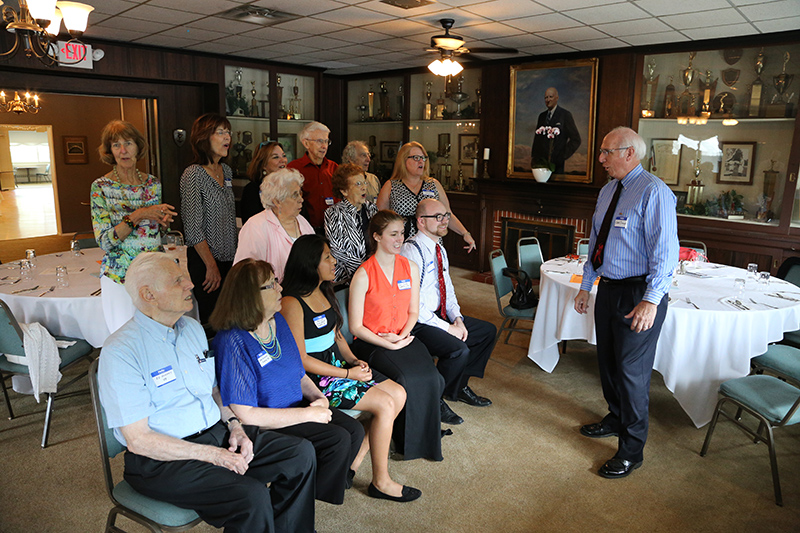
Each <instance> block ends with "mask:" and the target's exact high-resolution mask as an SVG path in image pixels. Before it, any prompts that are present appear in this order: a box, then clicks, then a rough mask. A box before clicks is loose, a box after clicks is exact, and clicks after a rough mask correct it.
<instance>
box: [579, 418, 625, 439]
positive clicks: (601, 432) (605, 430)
mask: <svg viewBox="0 0 800 533" xmlns="http://www.w3.org/2000/svg"><path fill="white" fill-rule="evenodd" d="M581 435H583V436H584V437H589V438H592V439H602V438H605V437H616V436H617V432H616V431H614V430H613V429H611V428H610V427H608V426H606V425H604V424H603V423H602V422H598V423H597V424H586V425H585V426H581Z"/></svg>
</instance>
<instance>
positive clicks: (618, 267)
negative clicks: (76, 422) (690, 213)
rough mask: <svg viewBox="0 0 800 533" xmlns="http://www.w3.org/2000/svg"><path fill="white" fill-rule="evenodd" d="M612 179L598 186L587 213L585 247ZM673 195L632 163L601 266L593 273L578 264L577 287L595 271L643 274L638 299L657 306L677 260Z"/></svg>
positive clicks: (588, 284) (586, 285) (588, 283)
mask: <svg viewBox="0 0 800 533" xmlns="http://www.w3.org/2000/svg"><path fill="white" fill-rule="evenodd" d="M616 187H617V182H616V180H613V181H612V182H610V183H608V184H607V185H606V186H605V187H603V188H602V189H601V190H600V194H599V196H598V198H597V207H596V208H595V212H594V216H593V217H592V232H591V236H590V237H589V250H590V253H591V250H594V244H595V241H596V240H597V234H598V232H599V231H600V226H602V224H603V219H604V218H605V216H606V211H607V210H608V207H609V204H610V203H611V199H612V197H613V196H614V189H616ZM675 203H676V199H675V195H674V194H673V193H672V191H671V190H670V189H669V187H667V185H666V184H665V183H664V182H663V181H662V180H661V179H660V178H658V177H656V176H654V175H652V174H650V173H649V172H646V171H645V170H644V169H643V168H642V165H637V167H636V168H634V169H633V170H631V171H630V172H629V173H628V175H627V176H625V177H624V178H623V179H622V192H621V193H620V197H619V202H618V203H617V208H616V210H615V211H616V212H615V213H614V218H613V219H612V223H611V230H610V231H609V233H608V239H607V240H606V244H605V252H604V254H603V264H602V265H601V266H600V269H599V271H595V269H594V267H592V262H591V261H587V262H586V264H585V265H584V267H583V281H582V282H581V290H585V291H589V290H591V288H592V283H593V282H594V280H595V278H597V276H598V275H601V276H603V277H606V278H609V279H624V278H630V277H634V276H642V275H644V276H646V281H647V290H646V291H645V293H644V298H643V299H644V300H645V301H647V302H650V303H653V304H656V305H657V304H658V303H659V302H660V301H661V298H663V296H664V295H665V294H666V293H667V291H669V287H670V284H671V282H672V274H673V272H674V270H675V267H676V266H677V264H678V249H679V246H678V220H677V215H676V212H675Z"/></svg>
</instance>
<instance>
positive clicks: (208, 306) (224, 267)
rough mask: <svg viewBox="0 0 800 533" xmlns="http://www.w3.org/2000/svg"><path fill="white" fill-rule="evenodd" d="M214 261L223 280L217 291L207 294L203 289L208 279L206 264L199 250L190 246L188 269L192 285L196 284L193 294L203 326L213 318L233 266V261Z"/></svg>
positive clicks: (188, 249) (188, 250)
mask: <svg viewBox="0 0 800 533" xmlns="http://www.w3.org/2000/svg"><path fill="white" fill-rule="evenodd" d="M214 261H216V263H217V268H218V269H219V274H220V276H222V279H221V280H220V282H219V287H217V289H216V290H214V291H211V292H206V291H205V289H203V282H204V281H205V279H206V264H205V263H204V262H203V259H202V258H201V257H200V254H198V253H197V250H195V249H194V246H190V247H189V248H187V250H186V262H187V263H188V264H187V269H188V270H189V277H190V278H192V283H193V284H194V289H193V291H192V292H193V294H194V298H195V300H197V308H198V309H199V311H200V323H201V324H208V317H209V316H211V312H212V311H213V310H214V306H216V305H217V298H219V291H220V289H222V284H223V283H224V282H225V277H226V276H227V275H228V271H230V269H231V267H232V266H233V261H217V260H216V259H215V260H214Z"/></svg>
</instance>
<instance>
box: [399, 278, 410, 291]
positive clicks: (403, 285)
mask: <svg viewBox="0 0 800 533" xmlns="http://www.w3.org/2000/svg"><path fill="white" fill-rule="evenodd" d="M397 288H398V289H400V290H401V291H407V290H408V289H410V288H411V280H410V279H400V280H397Z"/></svg>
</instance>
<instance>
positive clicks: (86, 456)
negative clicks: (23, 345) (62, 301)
mask: <svg viewBox="0 0 800 533" xmlns="http://www.w3.org/2000/svg"><path fill="white" fill-rule="evenodd" d="M454 274H456V275H460V276H461V277H460V278H458V279H456V280H455V285H456V291H457V294H458V296H459V301H460V303H461V306H462V309H463V310H464V312H465V313H466V314H469V315H472V316H476V317H478V318H484V319H486V320H490V321H492V322H494V323H495V324H497V325H499V322H500V320H499V317H498V315H497V308H496V305H495V300H494V292H493V289H492V286H491V285H487V284H483V283H478V282H474V281H471V280H469V279H468V278H469V276H470V273H467V272H463V271H461V272H456V271H454ZM528 340H529V337H528V336H525V335H521V334H515V335H514V336H512V338H511V344H509V345H504V344H502V342H501V343H500V344H498V346H497V348H496V349H495V352H494V354H493V356H492V360H491V361H490V363H489V366H488V367H487V374H486V377H485V378H484V379H482V380H477V379H473V380H472V382H471V385H472V387H473V388H474V389H475V390H476V392H478V393H479V394H481V395H484V396H488V397H489V398H491V399H492V401H493V402H494V405H492V406H491V407H487V408H475V407H470V406H467V405H465V404H461V403H459V404H452V407H453V409H454V410H455V411H456V412H457V413H458V414H459V415H461V416H462V417H463V418H464V419H465V422H464V424H462V425H459V426H451V427H452V429H453V433H454V434H453V435H452V436H447V437H445V438H444V440H443V445H442V446H443V454H444V461H442V462H439V463H433V462H428V461H423V460H416V461H410V462H403V461H396V460H393V461H391V462H390V465H389V468H390V471H391V473H392V476H393V477H394V478H395V479H396V480H398V481H400V482H403V483H406V484H409V485H412V486H415V487H418V488H420V489H421V490H422V491H423V496H422V498H421V499H420V500H418V501H416V502H412V503H408V504H397V503H393V502H385V501H378V500H374V499H372V498H369V497H368V496H367V495H366V487H367V485H368V484H369V480H370V465H369V460H368V459H367V461H365V463H364V465H363V466H362V467H361V469H360V471H359V472H358V475H357V476H356V480H355V486H354V487H353V489H352V490H350V491H349V492H348V494H347V498H346V500H345V503H344V505H341V506H333V505H329V504H325V503H318V504H317V520H316V524H317V530H318V531H320V533H334V532H343V533H344V532H348V531H352V532H369V531H376V532H378V531H381V532H383V531H412V532H427V531H436V532H454V533H455V532H467V531H470V532H530V531H559V532H561V531H567V532H569V531H720V532H723V531H724V532H731V531H733V532H738V531H748V530H758V531H797V530H798V529H800V460H799V459H800V427H798V426H794V427H790V428H784V429H780V430H777V431H776V436H777V438H776V440H777V446H778V462H779V466H780V472H781V479H782V482H783V483H782V484H783V497H784V505H785V507H782V508H781V507H778V506H776V505H775V503H774V500H773V493H772V478H771V476H770V470H769V458H768V455H767V449H766V447H765V446H764V445H763V444H760V445H754V444H753V443H752V441H750V440H748V438H747V437H746V436H745V435H744V434H743V433H741V432H740V431H739V430H737V429H735V428H734V427H733V426H732V424H730V423H725V422H721V423H720V425H719V426H718V428H717V430H716V432H715V435H714V440H713V441H712V443H711V448H710V450H709V453H708V456H707V457H700V455H699V450H700V447H701V446H702V443H703V439H704V437H705V433H706V431H705V428H703V429H696V428H695V427H694V426H693V425H692V423H691V421H690V420H689V418H688V416H686V414H685V413H684V412H683V410H682V409H681V408H680V406H679V405H678V403H677V401H676V400H675V399H674V398H673V397H672V394H671V393H670V392H669V391H668V390H667V389H666V388H665V386H664V383H663V380H662V379H661V377H660V375H659V374H658V373H655V374H654V376H653V384H652V390H651V404H650V413H651V417H650V422H651V423H650V438H649V440H648V444H647V448H646V449H645V463H644V465H643V466H642V468H641V469H639V470H637V471H636V472H634V473H633V474H632V475H631V476H630V477H628V478H626V479H623V480H606V479H602V478H600V477H599V476H598V475H597V474H596V470H597V469H598V468H599V467H600V465H601V464H602V463H603V462H604V461H605V460H606V459H608V458H610V457H611V456H612V455H613V454H614V451H615V449H616V439H614V438H610V439H598V440H593V439H586V438H584V437H581V435H580V434H579V433H578V428H579V427H580V426H581V424H584V423H587V422H592V421H596V420H599V418H600V417H602V416H603V414H604V412H605V408H606V407H605V404H604V402H603V399H602V394H601V391H600V385H599V381H598V378H597V369H596V361H595V357H594V353H595V352H594V347H593V346H591V345H589V344H586V343H583V342H570V343H569V345H568V347H567V349H568V351H567V354H566V355H564V356H563V357H562V359H561V363H560V364H559V365H558V366H557V367H556V369H555V371H554V372H553V373H552V374H547V373H545V372H543V371H542V370H541V369H539V368H538V367H537V366H536V365H535V364H534V363H533V362H531V361H530V360H529V359H528V358H527V355H526V354H527V344H528ZM77 387H78V389H79V390H84V391H85V389H86V385H85V384H83V383H79V384H78V386H77ZM12 396H13V399H12V401H13V403H14V407H15V410H16V411H17V413H18V415H19V417H18V418H16V419H14V420H12V421H8V420H6V419H5V411H4V409H5V407H4V406H2V407H0V411H2V412H3V413H4V414H3V419H2V421H0V531H2V532H9V533H10V532H14V533H16V532H29V531H37V532H47V531H52V532H91V531H102V528H103V524H104V522H105V517H106V514H107V512H108V509H109V508H110V502H109V500H108V497H107V496H106V494H105V492H104V489H103V486H102V478H101V475H102V472H101V468H100V461H99V457H98V455H99V452H98V448H97V439H96V436H95V432H94V428H93V424H94V421H93V416H92V412H91V407H90V405H89V398H88V392H84V393H83V394H78V395H75V396H72V397H67V398H64V399H63V400H61V401H59V402H57V403H56V407H57V409H56V412H55V415H54V419H53V427H52V431H51V436H50V443H51V444H50V446H49V447H48V448H47V449H45V450H42V449H41V448H40V447H39V444H38V443H39V439H40V438H41V428H42V422H43V418H44V404H39V405H37V404H35V403H34V401H33V399H32V398H30V397H20V396H19V395H16V394H13V395H12ZM116 467H117V468H118V472H121V463H120V462H119V461H117V462H116ZM120 525H122V527H124V528H125V529H126V530H128V531H143V530H142V529H141V528H139V527H137V526H135V525H133V524H131V523H130V522H127V521H126V520H125V519H121V520H120ZM129 526H130V527H129ZM195 531H214V528H211V527H210V526H208V525H205V524H204V525H201V526H200V527H198V528H196V530H195Z"/></svg>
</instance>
